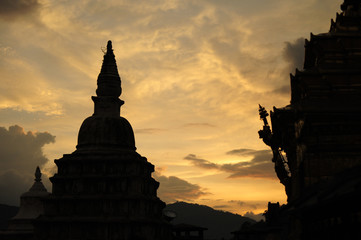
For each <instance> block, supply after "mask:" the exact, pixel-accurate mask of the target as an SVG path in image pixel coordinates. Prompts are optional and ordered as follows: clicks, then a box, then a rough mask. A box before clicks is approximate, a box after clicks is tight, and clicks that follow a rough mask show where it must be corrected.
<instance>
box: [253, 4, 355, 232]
mask: <svg viewBox="0 0 361 240" xmlns="http://www.w3.org/2000/svg"><path fill="white" fill-rule="evenodd" d="M341 10H342V13H341V14H337V17H336V21H333V20H332V21H331V27H330V30H329V32H328V33H323V34H318V35H313V34H311V37H310V40H306V42H305V58H304V68H303V69H302V70H296V74H295V75H294V76H293V75H291V103H290V105H288V106H286V107H283V108H274V109H273V111H272V112H271V114H270V117H271V122H272V124H271V126H270V125H269V124H268V121H267V116H268V113H267V111H266V110H265V109H264V108H263V107H262V106H260V116H261V119H262V120H263V121H264V127H263V130H261V131H259V134H260V137H261V138H263V141H264V142H265V143H266V144H267V145H269V146H270V147H271V149H272V151H273V160H272V161H273V162H274V163H275V171H276V173H277V176H278V177H279V179H280V182H281V183H282V184H284V185H285V190H286V193H287V197H288V203H287V205H286V206H283V207H280V211H281V213H282V214H281V215H282V216H287V218H288V219H289V221H287V222H288V224H289V225H288V226H286V227H285V230H284V231H287V239H361V206H360V204H359V203H360V202H361V124H360V119H361V104H360V103H361V3H360V1H359V0H345V1H344V3H343V4H342V5H341ZM271 127H272V129H271Z"/></svg>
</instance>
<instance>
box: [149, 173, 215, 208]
mask: <svg viewBox="0 0 361 240" xmlns="http://www.w3.org/2000/svg"><path fill="white" fill-rule="evenodd" d="M154 179H155V180H157V181H158V182H159V183H160V186H159V189H158V197H159V198H160V199H162V200H163V201H165V202H166V203H171V202H175V201H194V200H196V199H198V198H199V197H201V196H204V195H206V194H209V193H207V192H206V190H205V189H203V188H202V187H200V186H199V185H197V184H192V183H190V182H188V181H186V180H183V179H180V178H178V177H175V176H169V177H167V176H163V175H160V173H159V172H157V171H156V172H155V173H154Z"/></svg>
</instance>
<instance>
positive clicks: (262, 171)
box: [184, 149, 275, 178]
mask: <svg viewBox="0 0 361 240" xmlns="http://www.w3.org/2000/svg"><path fill="white" fill-rule="evenodd" d="M227 154H229V155H237V156H241V157H252V159H251V160H249V161H241V162H238V163H226V164H217V163H212V162H210V161H208V160H205V159H202V158H198V157H197V156H196V155H194V154H189V155H187V156H186V157H185V158H184V159H185V160H188V161H190V162H191V163H192V164H193V165H194V166H197V167H200V168H204V169H218V170H220V171H224V172H228V173H230V175H229V178H238V177H253V178H275V173H274V170H273V169H274V168H273V164H272V161H271V159H272V154H271V151H270V150H253V149H235V150H232V151H229V152H227Z"/></svg>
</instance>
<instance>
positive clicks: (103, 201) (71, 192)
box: [34, 41, 172, 240]
mask: <svg viewBox="0 0 361 240" xmlns="http://www.w3.org/2000/svg"><path fill="white" fill-rule="evenodd" d="M97 86H98V87H97V90H96V95H97V96H94V97H92V100H93V102H94V114H93V115H92V116H90V117H88V118H87V119H85V120H84V122H83V124H82V125H81V127H80V130H79V135H78V145H77V146H76V148H77V149H76V151H74V152H73V153H71V154H64V155H63V157H62V158H60V159H57V160H55V164H56V166H57V168H58V172H57V173H56V174H55V175H54V176H53V177H51V178H50V180H51V182H52V185H53V188H52V193H51V194H50V195H49V196H48V197H47V198H46V199H45V201H44V207H45V208H44V214H43V215H41V216H40V217H39V218H38V219H37V220H36V222H35V231H34V234H35V238H36V239H38V240H55V239H59V240H60V239H61V240H70V239H72V240H75V239H76V240H168V239H171V238H172V232H171V231H172V230H171V226H170V224H169V223H168V222H167V221H166V220H165V219H164V218H163V215H162V210H163V208H164V207H165V203H164V202H162V201H161V200H160V199H159V198H158V197H157V189H158V187H159V183H158V182H157V181H155V180H154V179H153V178H152V177H151V174H152V172H154V166H153V165H152V164H151V163H149V162H148V161H147V159H146V158H145V157H142V156H140V155H139V154H138V153H137V152H136V147H135V141H134V133H133V130H132V127H131V125H130V124H129V122H128V121H127V120H126V119H125V118H123V117H121V116H120V107H121V106H122V105H123V104H124V102H123V101H122V100H120V99H119V96H120V95H121V93H122V88H121V79H120V77H119V74H118V69H117V65H116V61H115V56H114V53H113V49H112V43H111V41H109V42H108V45H107V51H106V53H105V55H104V60H103V65H102V68H101V71H100V74H99V76H98V80H97Z"/></svg>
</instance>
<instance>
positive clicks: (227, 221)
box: [165, 202, 255, 240]
mask: <svg viewBox="0 0 361 240" xmlns="http://www.w3.org/2000/svg"><path fill="white" fill-rule="evenodd" d="M165 209H166V210H171V211H174V212H176V213H177V217H176V218H175V219H174V220H173V221H172V224H180V223H187V224H191V225H195V226H199V227H205V228H208V230H206V231H205V232H204V237H205V239H212V240H213V239H217V240H218V239H219V240H220V239H222V238H224V239H229V238H231V237H232V234H231V232H233V231H235V230H238V229H239V228H240V227H241V225H242V224H243V223H244V222H246V221H248V222H252V223H253V222H255V221H254V220H253V219H250V218H247V217H242V216H241V215H238V214H233V213H230V212H224V211H219V210H214V209H213V208H211V207H208V206H205V205H198V204H191V203H186V202H176V203H172V204H168V205H167V207H166V208H165Z"/></svg>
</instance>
